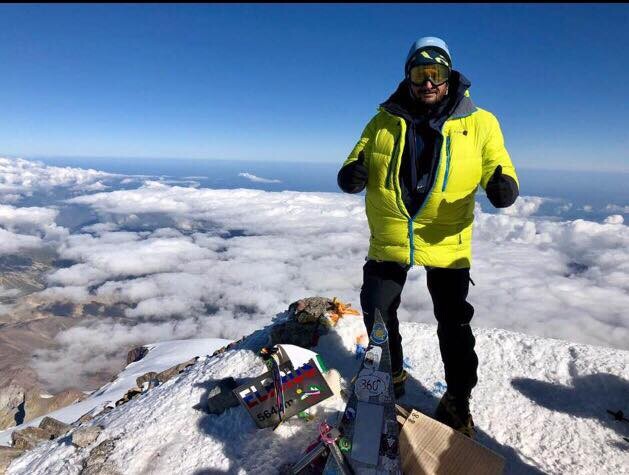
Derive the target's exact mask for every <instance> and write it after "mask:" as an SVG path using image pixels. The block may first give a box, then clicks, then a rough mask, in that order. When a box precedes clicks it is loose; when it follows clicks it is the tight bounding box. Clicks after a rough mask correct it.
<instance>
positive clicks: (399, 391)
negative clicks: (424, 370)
mask: <svg viewBox="0 0 629 475" xmlns="http://www.w3.org/2000/svg"><path fill="white" fill-rule="evenodd" d="M407 379H408V373H407V372H406V371H405V370H404V369H401V370H400V371H398V372H396V373H393V392H394V393H395V398H396V399H398V398H401V397H402V396H403V395H404V384H405V383H406V380H407Z"/></svg>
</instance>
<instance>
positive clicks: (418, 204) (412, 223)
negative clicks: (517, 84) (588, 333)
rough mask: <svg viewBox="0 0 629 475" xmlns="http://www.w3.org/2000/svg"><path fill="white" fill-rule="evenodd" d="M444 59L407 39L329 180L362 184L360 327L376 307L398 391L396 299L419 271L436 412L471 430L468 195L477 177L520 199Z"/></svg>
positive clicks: (500, 144) (501, 149) (437, 48)
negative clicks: (438, 365) (435, 379)
mask: <svg viewBox="0 0 629 475" xmlns="http://www.w3.org/2000/svg"><path fill="white" fill-rule="evenodd" d="M451 65H452V59H451V56H450V52H449V50H448V46H447V45H446V43H445V42H444V41H443V40H441V39H439V38H435V37H424V38H420V39H419V40H417V41H416V42H415V43H414V44H413V45H412V46H411V49H410V51H409V53H408V57H407V59H406V64H405V68H404V71H405V78H404V80H403V81H402V82H401V83H400V85H399V86H398V88H397V90H396V91H395V92H394V93H393V94H392V95H391V97H389V99H388V100H387V101H385V102H384V103H383V104H381V105H380V107H379V109H378V113H377V114H376V115H375V116H374V117H373V118H372V119H371V121H370V122H369V123H368V124H367V126H366V128H365V130H364V131H363V133H362V136H361V137H360V140H359V141H358V143H357V144H356V146H355V147H354V149H353V150H352V152H351V153H350V155H349V157H348V158H347V160H346V161H345V163H344V164H343V167H342V168H341V170H340V171H339V173H338V184H339V187H340V188H341V189H342V190H343V191H345V192H346V193H359V192H360V191H362V190H363V189H364V188H365V187H366V196H365V208H366V213H367V221H368V223H369V230H370V233H371V236H370V239H369V243H370V245H369V253H368V256H367V259H366V260H367V263H366V264H365V265H364V267H363V286H362V289H361V294H360V302H361V306H362V310H363V316H364V321H365V326H366V327H367V330H368V331H369V332H371V329H372V327H373V318H374V310H375V309H376V308H378V309H380V311H381V313H382V315H383V318H384V319H385V320H386V324H387V329H388V333H389V335H388V336H389V345H390V348H391V362H392V368H393V379H394V385H395V389H396V395H398V396H401V395H402V394H403V392H404V382H405V380H406V379H407V374H406V371H404V369H403V355H402V345H401V343H402V337H401V336H400V333H399V322H398V319H397V309H398V307H399V305H400V294H401V292H402V289H403V287H404V283H405V282H406V274H407V272H408V270H409V269H410V268H411V267H412V266H414V265H416V266H417V265H418V266H424V267H425V268H426V275H427V283H428V290H429V292H430V295H431V298H432V301H433V307H434V314H435V317H436V318H437V322H438V326H437V335H438V337H439V348H440V350H441V358H442V360H443V364H444V369H445V379H446V383H447V386H448V390H447V392H446V393H445V394H444V396H443V397H442V398H441V401H440V402H439V405H438V407H437V410H436V413H435V418H436V419H437V420H440V421H441V422H443V423H445V424H447V425H449V426H451V427H453V428H454V429H456V430H459V431H461V432H463V433H464V434H466V435H468V436H470V437H471V436H472V433H473V427H474V423H473V420H472V416H471V414H470V409H469V399H470V396H471V392H472V388H473V387H474V386H475V385H476V383H477V376H476V370H477V367H478V358H477V356H476V353H475V352H474V344H475V340H474V336H473V334H472V330H471V328H470V321H471V319H472V316H473V314H474V308H473V307H472V305H470V303H469V302H467V300H466V299H467V294H468V289H469V282H470V281H471V279H470V266H471V241H472V222H473V219H474V195H475V193H476V189H477V187H478V185H479V184H480V185H481V186H482V187H483V189H484V190H485V191H486V193H487V197H488V198H489V201H490V202H491V203H492V205H493V206H495V207H497V208H505V207H507V206H510V205H512V204H513V203H514V202H515V200H516V198H517V197H518V193H519V182H518V179H517V176H516V173H515V169H514V167H513V165H512V163H511V159H510V158H509V154H508V153H507V150H506V149H505V146H504V141H503V137H502V132H501V130H500V126H499V124H498V121H497V119H496V118H495V117H494V115H492V114H491V113H490V112H488V111H485V110H483V109H480V108H478V107H476V106H475V105H474V103H473V102H472V100H471V98H470V94H469V92H468V89H469V87H470V85H471V83H470V81H469V80H468V79H467V78H466V77H465V76H463V75H462V74H461V73H459V72H458V71H455V70H453V69H452V66H451ZM472 283H473V282H472Z"/></svg>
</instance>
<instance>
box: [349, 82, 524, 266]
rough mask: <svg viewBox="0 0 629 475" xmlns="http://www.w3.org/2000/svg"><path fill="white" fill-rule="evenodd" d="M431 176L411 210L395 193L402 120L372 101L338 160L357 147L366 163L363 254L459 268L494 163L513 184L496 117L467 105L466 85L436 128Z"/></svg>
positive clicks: (468, 255) (354, 155)
mask: <svg viewBox="0 0 629 475" xmlns="http://www.w3.org/2000/svg"><path fill="white" fill-rule="evenodd" d="M441 132H442V135H443V137H444V140H443V145H442V147H441V153H440V155H439V163H438V166H437V172H436V173H437V175H436V179H435V180H434V184H433V186H432V188H431V190H430V192H429V194H428V196H427V198H426V200H425V201H424V204H423V205H422V207H421V208H420V209H419V210H418V211H417V214H416V215H415V216H410V215H409V213H408V211H407V210H406V206H405V205H404V202H403V201H402V194H401V191H400V183H399V178H398V177H399V172H400V164H401V161H402V151H403V150H404V141H405V137H406V122H405V120H404V119H403V118H402V117H398V116H396V115H393V114H391V113H389V112H387V111H386V110H385V109H383V108H382V107H380V108H379V109H378V113H377V114H376V115H375V116H374V117H373V119H372V120H371V121H370V122H369V123H368V124H367V127H365V130H364V131H363V133H362V136H361V138H360V140H359V141H358V143H357V144H356V146H355V147H354V149H353V150H352V152H351V153H350V155H349V157H348V158H347V160H346V161H345V162H344V163H343V166H345V165H347V164H349V163H351V162H353V161H355V160H357V159H358V154H359V153H360V152H361V151H363V152H364V155H365V166H366V167H367V169H368V171H369V175H368V180H367V188H366V195H365V207H366V212H367V221H368V222H369V230H370V231H371V237H370V240H369V243H370V245H369V254H368V257H369V258H370V259H377V260H383V261H394V262H399V263H403V264H407V265H408V264H410V265H421V266H431V267H447V268H455V269H460V268H467V267H470V266H471V262H472V250H471V248H472V246H471V244H472V223H473V220H474V195H475V194H476V189H477V187H478V185H479V183H480V185H481V186H482V187H483V189H485V187H486V185H487V182H488V181H489V179H490V178H491V176H492V175H493V173H494V170H495V169H496V166H498V165H502V173H503V175H509V176H511V177H512V178H513V179H514V180H515V181H516V183H517V184H518V187H519V182H518V178H517V176H516V173H515V169H514V167H513V164H512V163H511V158H510V157H509V154H508V152H507V150H506V149H505V146H504V140H503V136H502V132H501V130H500V125H499V124H498V120H497V119H496V117H495V116H494V115H493V114H491V113H490V112H488V111H486V110H483V109H480V108H478V107H475V106H474V104H473V103H472V101H471V100H470V99H469V92H468V91H466V92H465V97H464V98H463V100H462V101H461V102H460V103H459V105H458V106H457V108H456V109H455V110H454V112H453V113H452V115H451V116H450V117H449V118H448V119H447V120H446V121H445V123H444V125H443V128H442V131H441Z"/></svg>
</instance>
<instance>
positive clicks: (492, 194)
mask: <svg viewBox="0 0 629 475" xmlns="http://www.w3.org/2000/svg"><path fill="white" fill-rule="evenodd" d="M485 191H486V192H487V198H489V201H490V202H491V204H492V205H494V207H496V208H506V207H508V206H511V205H512V204H513V203H514V202H515V199H516V198H517V197H518V194H519V190H518V185H517V183H516V182H515V180H514V179H513V178H511V177H510V176H509V175H503V174H502V165H498V166H497V167H496V169H495V170H494V174H493V175H492V176H491V178H490V179H489V181H488V182H487V186H486V187H485Z"/></svg>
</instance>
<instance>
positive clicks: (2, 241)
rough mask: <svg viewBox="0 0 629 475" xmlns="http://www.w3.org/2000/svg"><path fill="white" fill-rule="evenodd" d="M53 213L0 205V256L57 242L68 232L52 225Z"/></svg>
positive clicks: (53, 221)
mask: <svg viewBox="0 0 629 475" xmlns="http://www.w3.org/2000/svg"><path fill="white" fill-rule="evenodd" d="M57 213H58V211H57V210H55V209H50V208H38V207H28V208H27V207H22V208H19V207H14V206H11V205H1V204H0V254H12V253H16V252H19V251H20V250H23V249H34V248H40V247H43V246H45V245H48V244H53V245H55V244H57V243H59V242H61V240H63V239H64V238H65V237H66V236H68V230H67V229H65V228H64V227H61V226H57V224H55V218H56V216H57Z"/></svg>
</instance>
